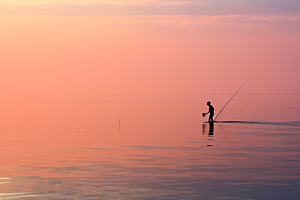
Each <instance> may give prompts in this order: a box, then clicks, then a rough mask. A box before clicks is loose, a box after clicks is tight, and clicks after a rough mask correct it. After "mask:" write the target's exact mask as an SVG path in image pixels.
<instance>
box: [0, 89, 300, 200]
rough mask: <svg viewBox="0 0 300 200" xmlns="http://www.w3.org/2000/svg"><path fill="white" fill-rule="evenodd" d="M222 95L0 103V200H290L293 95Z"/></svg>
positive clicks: (297, 121) (296, 161) (299, 111)
mask: <svg viewBox="0 0 300 200" xmlns="http://www.w3.org/2000/svg"><path fill="white" fill-rule="evenodd" d="M231 95H232V94H182V95H73V96H72V95H61V96H58V95H56V96H54V95H53V96H1V105H0V108H1V110H0V111H1V113H0V119H1V120H0V128H1V129H0V130H1V133H0V163H1V165H0V199H215V200H221V199H244V200H256V199H257V200H260V199H261V200H276V199H278V200H282V199H287V200H289V199H290V200H294V199H295V200H296V199H299V196H300V190H299V188H300V187H299V186H300V94H238V95H237V96H236V97H235V98H234V99H233V100H232V102H230V103H229V104H228V106H227V107H226V108H225V109H224V111H223V112H222V113H221V114H220V116H219V117H218V119H217V121H218V122H216V123H214V124H213V125H212V124H207V123H204V122H205V121H206V120H207V119H206V118H203V117H202V112H206V111H207V106H206V104H205V103H206V101H207V100H210V101H211V102H212V104H213V106H214V107H215V109H216V113H217V112H218V111H219V110H220V109H221V107H222V106H223V105H224V104H225V103H226V101H227V100H228V99H229V98H230V96H231ZM286 99H289V103H288V104H287V103H286Z"/></svg>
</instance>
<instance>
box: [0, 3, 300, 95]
mask: <svg viewBox="0 0 300 200" xmlns="http://www.w3.org/2000/svg"><path fill="white" fill-rule="evenodd" d="M268 2H269V1H264V0H263V1H250V0H249V1H238V0H228V1H220V0H215V1H211V2H205V1H200V0H198V1H196V0H195V1H189V2H185V1H143V0H141V1H129V0H127V1H109V2H105V1H91V2H86V1H85V2H84V1H79V0H77V1H74V0H73V1H65V2H64V3H60V1H56V0H52V1H50V0H44V1H37V0H32V1H29V0H28V1H26V0H16V1H13V2H11V1H7V0H3V1H2V7H1V15H0V44H1V45H0V94H99V93H232V92H235V91H236V90H237V88H238V87H239V86H240V85H242V84H243V83H244V82H245V81H246V80H249V82H248V83H247V85H245V87H244V88H243V91H241V92H252V93H260V92H262V93H277V92H278V93H299V92H300V79H299V75H300V57H299V52H300V29H299V27H300V26H299V25H300V12H299V11H297V9H296V8H295V6H296V7H297V6H298V4H297V2H295V1H291V0H288V1H276V3H274V4H272V5H268ZM298 10H299V9H298Z"/></svg>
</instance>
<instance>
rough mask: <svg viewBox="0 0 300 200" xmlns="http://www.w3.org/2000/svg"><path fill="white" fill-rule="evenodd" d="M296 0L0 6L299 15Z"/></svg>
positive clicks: (9, 10) (8, 7)
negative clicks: (183, 3) (182, 3)
mask: <svg viewBox="0 0 300 200" xmlns="http://www.w3.org/2000/svg"><path fill="white" fill-rule="evenodd" d="M299 8H300V1H298V0H285V1H283V0H261V1H259V0H251V1H249V0H232V1H221V0H213V1H210V2H208V3H201V2H199V3H196V4H193V3H191V4H185V5H178V4H170V5H169V4H165V5H161V4H145V5H130V4H128V5H117V4H105V3H88V4H86V3H82V4H78V3H76V4H71V3H57V4H53V3H51V4H47V3H44V4H33V5H22V4H15V5H14V4H5V3H4V4H3V5H2V11H1V12H2V13H4V14H5V13H6V14H45V15H206V16H208V15H235V14H296V15H297V14H299V13H300V9H299Z"/></svg>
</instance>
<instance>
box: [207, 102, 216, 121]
mask: <svg viewBox="0 0 300 200" xmlns="http://www.w3.org/2000/svg"><path fill="white" fill-rule="evenodd" d="M206 104H207V105H208V112H207V113H206V114H208V113H209V118H208V122H213V121H214V119H213V117H214V111H215V109H214V107H213V106H212V105H211V104H210V102H209V101H208V102H207V103H206Z"/></svg>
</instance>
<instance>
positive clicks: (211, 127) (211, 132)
mask: <svg viewBox="0 0 300 200" xmlns="http://www.w3.org/2000/svg"><path fill="white" fill-rule="evenodd" d="M208 135H209V136H213V135H214V123H209V133H208Z"/></svg>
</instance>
